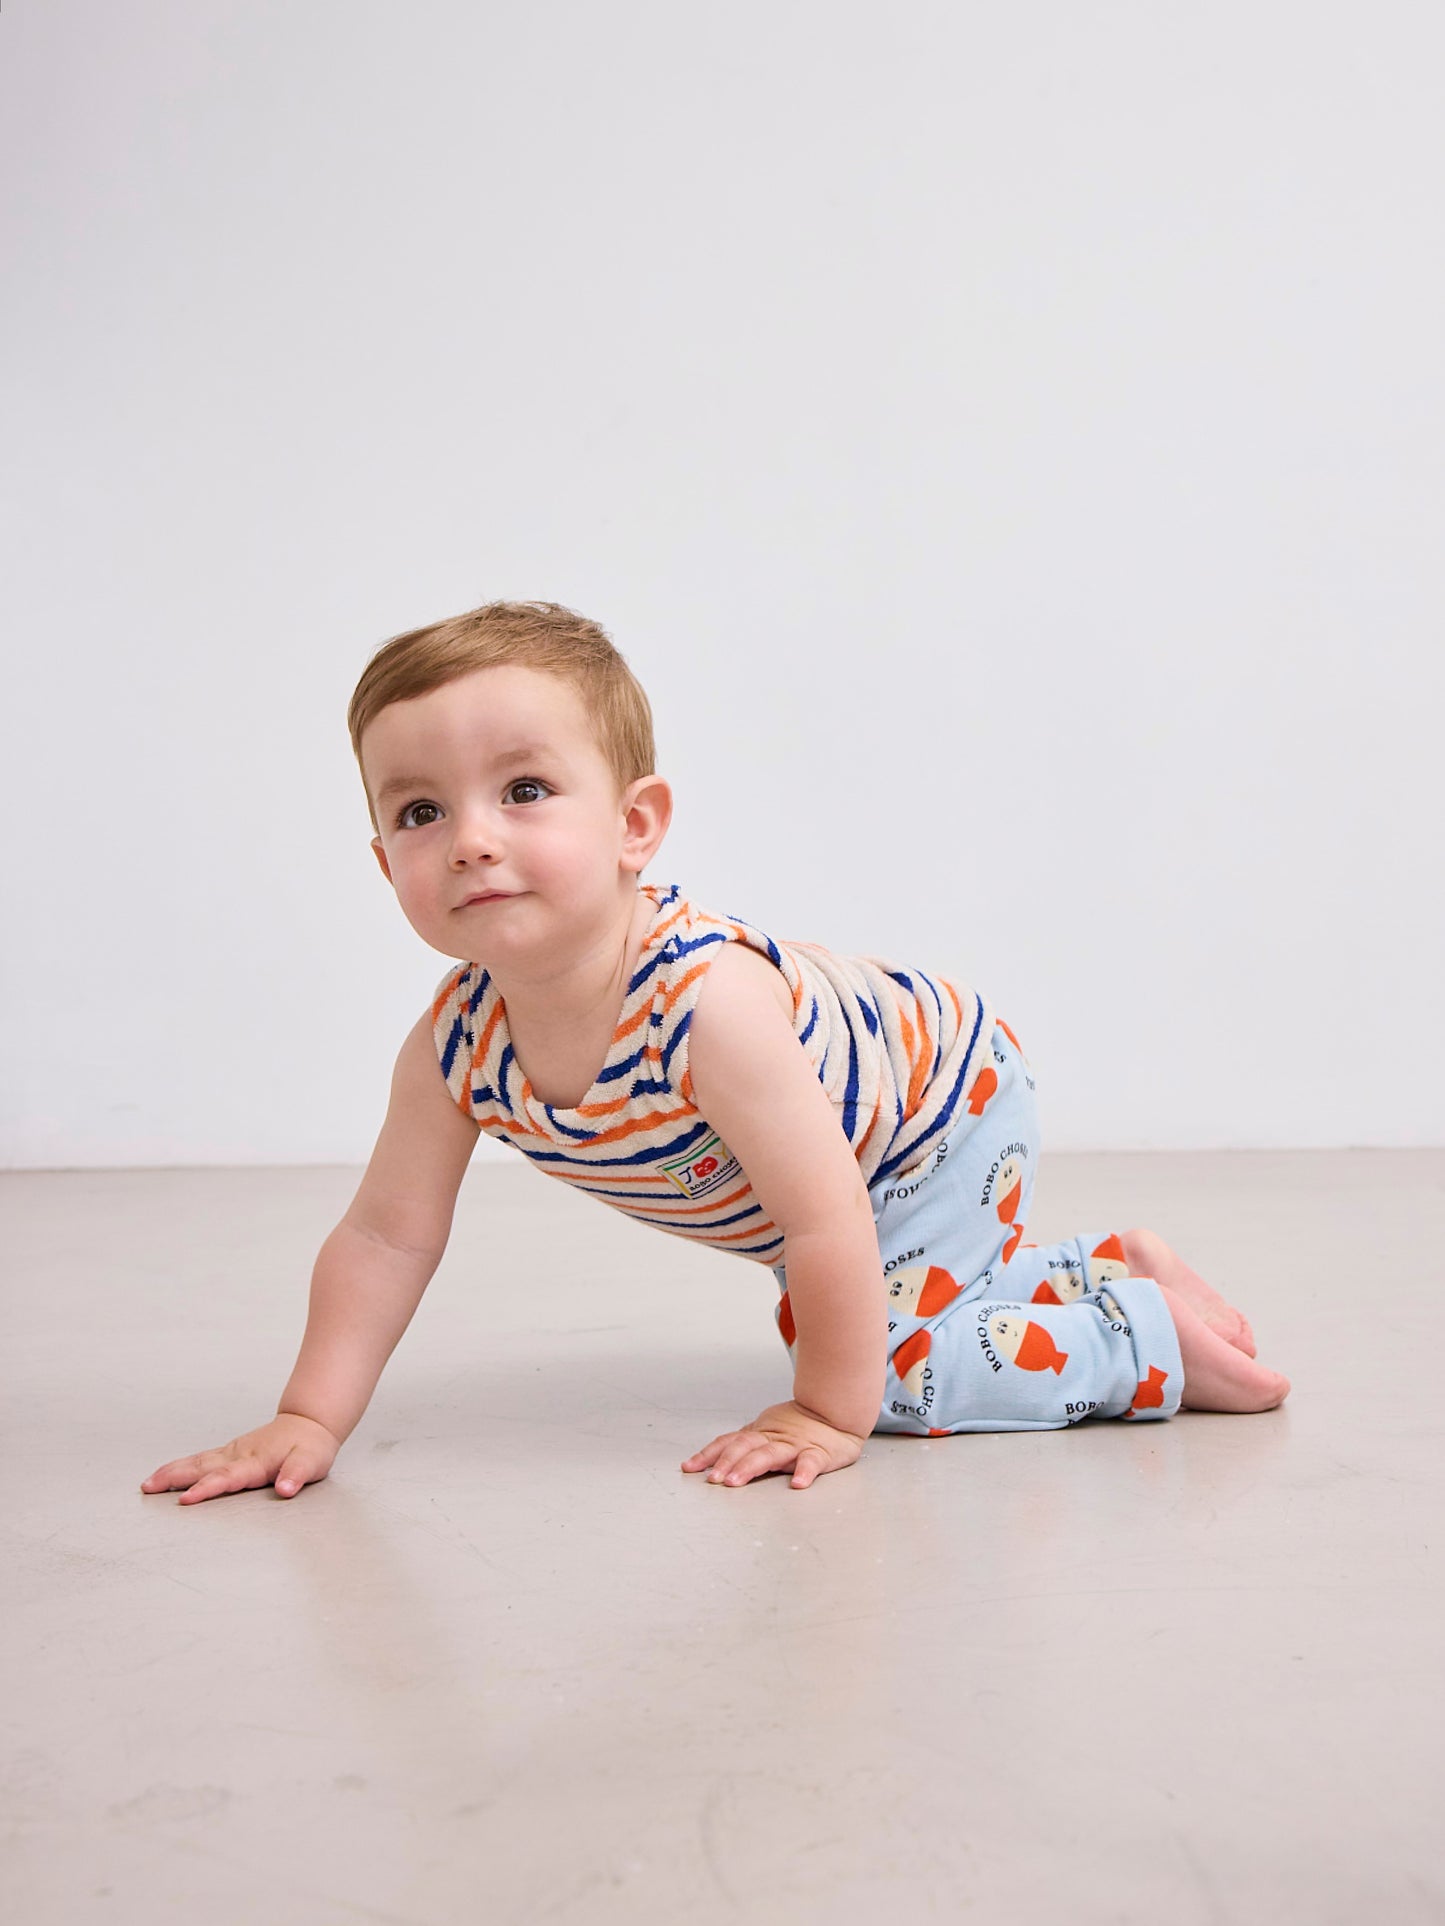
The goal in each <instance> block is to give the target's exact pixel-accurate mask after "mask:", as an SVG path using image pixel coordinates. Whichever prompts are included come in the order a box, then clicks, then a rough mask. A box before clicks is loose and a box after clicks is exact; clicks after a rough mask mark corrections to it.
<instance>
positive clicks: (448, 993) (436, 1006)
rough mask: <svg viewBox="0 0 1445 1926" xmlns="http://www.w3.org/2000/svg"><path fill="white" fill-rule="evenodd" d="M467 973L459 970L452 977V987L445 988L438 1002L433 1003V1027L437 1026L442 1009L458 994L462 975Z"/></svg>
mask: <svg viewBox="0 0 1445 1926" xmlns="http://www.w3.org/2000/svg"><path fill="white" fill-rule="evenodd" d="M465 974H466V972H465V971H464V970H458V971H457V973H456V974H455V976H453V977H452V978H451V988H450V989H449V990H443V991H442V992H441V994H440V995H439V996H438V997H437V1000H436V1002H435V1003H433V1005H432V1006H431V1022H432V1028H433V1029H435V1028H436V1024H437V1018H438V1017H439V1016H440V1015H441V1013H442V1011H443V1010H444V1009H445V1008H446V1007H447V1005H448V1004H449V1003H450V1002H451V1000H452V998H453V997H454V996H455V995H456V991H457V985H458V983H460V982H461V980H462V977H463V976H464V975H465Z"/></svg>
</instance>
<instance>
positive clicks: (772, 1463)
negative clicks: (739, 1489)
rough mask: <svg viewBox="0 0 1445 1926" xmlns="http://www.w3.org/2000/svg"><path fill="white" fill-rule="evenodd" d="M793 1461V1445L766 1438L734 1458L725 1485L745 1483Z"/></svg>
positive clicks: (785, 1466)
mask: <svg viewBox="0 0 1445 1926" xmlns="http://www.w3.org/2000/svg"><path fill="white" fill-rule="evenodd" d="M792 1462H793V1447H792V1446H791V1445H785V1444H780V1443H778V1442H777V1441H775V1440H772V1439H767V1440H764V1442H763V1443H761V1444H757V1445H754V1446H753V1448H752V1450H751V1451H745V1452H743V1454H742V1456H741V1457H739V1458H737V1459H735V1460H734V1462H733V1465H732V1468H731V1469H730V1470H729V1472H728V1474H727V1476H726V1478H724V1479H723V1480H722V1481H721V1482H722V1483H723V1484H725V1485H746V1484H749V1483H751V1481H752V1480H753V1479H754V1478H761V1477H763V1476H765V1475H766V1473H768V1472H770V1471H783V1470H785V1469H786V1468H787V1466H788V1465H790V1464H791V1463H792Z"/></svg>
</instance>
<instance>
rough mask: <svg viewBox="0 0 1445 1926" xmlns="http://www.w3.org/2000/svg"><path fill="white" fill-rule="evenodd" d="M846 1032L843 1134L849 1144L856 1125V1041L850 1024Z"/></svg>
mask: <svg viewBox="0 0 1445 1926" xmlns="http://www.w3.org/2000/svg"><path fill="white" fill-rule="evenodd" d="M845 1028H846V1029H847V1031H848V1081H847V1083H846V1084H845V1085H844V1086H843V1134H844V1136H845V1137H846V1138H847V1139H848V1141H849V1143H850V1144H851V1143H852V1141H853V1132H854V1130H855V1128H856V1127H857V1123H858V1039H857V1038H856V1037H855V1036H854V1034H853V1028H852V1025H851V1024H846V1025H845Z"/></svg>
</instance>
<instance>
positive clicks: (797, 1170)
mask: <svg viewBox="0 0 1445 1926" xmlns="http://www.w3.org/2000/svg"><path fill="white" fill-rule="evenodd" d="M689 1048H690V1060H691V1073H692V1085H693V1094H694V1096H695V1098H696V1101H697V1107H698V1109H699V1111H700V1112H701V1113H702V1115H703V1116H705V1117H706V1118H707V1120H708V1122H709V1123H710V1124H711V1125H712V1127H713V1129H714V1130H716V1131H717V1132H718V1134H719V1136H721V1137H722V1139H723V1141H724V1142H725V1143H726V1144H727V1146H728V1148H729V1149H730V1150H731V1151H732V1153H733V1155H734V1156H735V1157H736V1158H737V1159H738V1162H739V1163H740V1164H741V1165H742V1167H743V1169H744V1170H745V1171H746V1172H747V1174H748V1180H749V1182H750V1183H751V1184H752V1187H753V1190H754V1192H755V1193H756V1195H757V1198H758V1201H759V1203H760V1204H761V1205H762V1207H763V1209H764V1210H765V1211H766V1212H767V1213H768V1216H769V1217H770V1218H771V1219H772V1221H773V1223H774V1224H775V1225H777V1227H778V1229H779V1230H781V1231H782V1232H783V1235H784V1238H785V1240H786V1259H787V1266H788V1297H789V1301H790V1303H791V1305H792V1311H793V1321H794V1324H795V1325H796V1327H797V1341H796V1343H795V1345H794V1348H793V1359H794V1378H793V1400H792V1403H791V1405H789V1406H775V1407H773V1408H772V1409H771V1410H770V1411H768V1412H765V1413H764V1414H763V1415H762V1417H761V1418H759V1420H758V1421H757V1424H756V1425H755V1426H753V1427H751V1428H750V1429H749V1430H748V1431H745V1432H735V1433H729V1434H727V1436H726V1438H725V1439H722V1440H719V1439H714V1441H713V1444H712V1445H709V1446H707V1447H705V1449H704V1451H703V1452H699V1453H697V1454H695V1457H694V1458H691V1459H688V1460H687V1466H688V1468H691V1469H698V1470H700V1469H702V1468H703V1464H702V1463H700V1462H699V1461H700V1460H705V1461H706V1462H707V1463H708V1464H711V1465H712V1466H713V1477H714V1479H715V1480H716V1481H718V1482H721V1481H723V1480H724V1479H725V1480H726V1481H727V1482H729V1483H738V1484H745V1483H746V1482H747V1481H748V1479H749V1478H750V1477H754V1476H757V1475H758V1473H759V1472H760V1471H762V1470H778V1469H782V1468H783V1466H784V1463H785V1462H786V1463H792V1464H794V1465H795V1466H796V1470H795V1474H794V1478H793V1483H794V1484H795V1485H798V1486H800V1487H801V1486H803V1485H807V1484H811V1483H812V1480H813V1478H814V1477H815V1476H816V1475H817V1474H818V1472H819V1471H821V1470H833V1469H837V1468H838V1465H839V1463H852V1462H853V1460H854V1459H856V1458H857V1456H858V1454H859V1452H860V1451H861V1449H862V1440H863V1439H864V1438H866V1437H867V1436H868V1434H869V1433H870V1432H871V1431H872V1429H873V1426H874V1425H875V1424H876V1422H877V1419H878V1411H879V1407H880V1405H881V1403H882V1400H883V1386H884V1381H885V1377H886V1372H887V1351H888V1309H887V1295H886V1293H885V1291H884V1289H883V1282H882V1272H881V1267H880V1264H879V1258H878V1239H877V1234H876V1232H875V1230H874V1225H873V1211H872V1206H871V1204H870V1202H869V1198H868V1190H867V1186H866V1185H865V1184H864V1182H863V1176H862V1172H861V1171H860V1170H859V1168H858V1162H857V1159H856V1157H855V1156H854V1154H853V1150H852V1147H851V1145H850V1144H849V1142H848V1139H847V1138H846V1137H845V1136H844V1134H843V1131H842V1129H841V1128H840V1125H839V1121H838V1118H837V1115H836V1114H835V1112H834V1109H833V1106H832V1104H831V1103H830V1102H829V1100H828V1097H827V1095H826V1094H825V1092H824V1090H823V1087H822V1085H821V1083H820V1082H819V1081H818V1076H817V1073H816V1071H815V1070H814V1069H813V1066H812V1065H811V1064H810V1063H809V1061H808V1058H807V1055H806V1053H805V1052H804V1050H803V1048H802V1046H801V1045H800V1044H799V1042H798V1040H797V1038H796V1036H795V1035H794V1034H793V1027H792V1020H791V1015H790V1009H789V998H788V994H787V988H786V985H785V984H784V983H783V979H782V977H781V976H780V975H779V973H778V972H777V970H776V969H774V968H773V966H772V964H770V963H769V962H768V961H767V960H766V958H764V957H760V956H758V955H756V954H755V953H754V952H753V951H750V950H747V949H745V948H743V946H742V945H740V944H731V943H730V944H728V945H727V947H726V948H725V949H724V950H723V951H722V952H721V954H720V955H719V956H718V957H717V959H716V960H715V962H714V963H713V965H712V967H711V969H710V970H709V971H708V976H707V981H706V983H705V985H704V988H703V993H702V995H701V996H700V997H699V999H698V1004H697V1008H696V1009H695V1011H694V1012H693V1019H692V1029H691V1036H690V1038H689ZM774 1433H776V1434H778V1435H777V1437H776V1438H772V1434H774ZM759 1434H761V1436H762V1438H763V1439H765V1440H766V1439H772V1445H773V1448H772V1449H770V1450H765V1449H764V1446H763V1444H762V1443H760V1442H759ZM746 1439H751V1440H752V1442H751V1443H750V1444H746V1445H745V1444H743V1443H742V1442H740V1441H742V1440H746ZM795 1439H796V1441H797V1443H796V1449H794V1451H793V1454H792V1456H791V1457H789V1456H788V1450H787V1447H788V1445H789V1443H790V1442H791V1441H793V1440H795ZM732 1441H738V1442H736V1443H734V1442H732ZM719 1445H721V1446H723V1447H724V1449H722V1450H719V1451H714V1446H719ZM709 1453H712V1456H711V1457H709V1456H708V1454H709ZM850 1454H851V1455H850ZM828 1456H831V1457H832V1458H836V1459H837V1462H828V1463H824V1462H822V1458H823V1457H828ZM719 1466H721V1472H720V1471H719ZM742 1474H745V1475H742Z"/></svg>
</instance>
